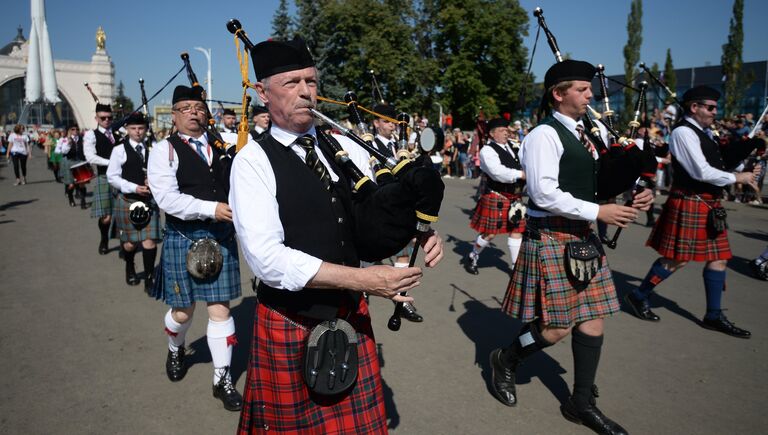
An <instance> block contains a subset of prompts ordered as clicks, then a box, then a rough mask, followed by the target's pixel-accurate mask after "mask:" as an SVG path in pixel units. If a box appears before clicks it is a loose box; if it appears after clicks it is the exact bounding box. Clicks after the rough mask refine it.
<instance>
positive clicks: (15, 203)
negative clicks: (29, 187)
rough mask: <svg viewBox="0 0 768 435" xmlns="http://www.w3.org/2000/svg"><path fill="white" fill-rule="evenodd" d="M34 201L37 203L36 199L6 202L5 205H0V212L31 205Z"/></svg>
mask: <svg viewBox="0 0 768 435" xmlns="http://www.w3.org/2000/svg"><path fill="white" fill-rule="evenodd" d="M36 201H37V198H35V199H27V200H24V201H10V202H6V203H5V204H2V205H0V211H5V210H8V209H9V208H16V207H18V206H20V205H27V204H31V203H33V202H36Z"/></svg>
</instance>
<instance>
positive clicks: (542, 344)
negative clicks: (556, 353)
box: [501, 322, 553, 366]
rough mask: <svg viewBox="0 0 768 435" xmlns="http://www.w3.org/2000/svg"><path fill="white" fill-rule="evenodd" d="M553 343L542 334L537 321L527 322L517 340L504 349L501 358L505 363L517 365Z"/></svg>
mask: <svg viewBox="0 0 768 435" xmlns="http://www.w3.org/2000/svg"><path fill="white" fill-rule="evenodd" d="M552 344H553V343H550V342H548V341H547V340H545V339H544V337H542V336H541V332H540V331H539V327H538V325H536V322H531V323H527V324H525V325H523V327H522V329H520V333H519V334H518V335H517V338H516V339H515V341H514V342H513V343H512V344H511V345H510V346H509V347H508V348H506V349H504V350H503V351H502V354H501V358H502V361H504V363H505V364H507V365H511V366H516V365H517V364H519V363H520V361H522V360H523V359H525V358H527V357H529V356H531V355H532V354H534V353H536V352H538V351H540V350H541V349H544V348H546V347H549V346H552Z"/></svg>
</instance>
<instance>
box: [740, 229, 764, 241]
mask: <svg viewBox="0 0 768 435" xmlns="http://www.w3.org/2000/svg"><path fill="white" fill-rule="evenodd" d="M734 233H737V234H741V235H742V236H744V237H747V238H750V239H755V240H762V241H764V242H768V233H766V232H765V231H734Z"/></svg>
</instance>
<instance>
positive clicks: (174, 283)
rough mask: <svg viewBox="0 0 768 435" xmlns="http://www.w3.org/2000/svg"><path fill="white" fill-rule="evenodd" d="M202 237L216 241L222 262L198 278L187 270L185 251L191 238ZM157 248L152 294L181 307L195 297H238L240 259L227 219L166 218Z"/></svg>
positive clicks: (210, 299) (213, 299) (209, 299)
mask: <svg viewBox="0 0 768 435" xmlns="http://www.w3.org/2000/svg"><path fill="white" fill-rule="evenodd" d="M206 237H210V238H213V239H216V240H217V241H218V242H219V244H220V245H221V255H222V256H223V257H224V264H223V265H222V268H221V272H220V273H219V275H218V276H216V277H215V278H211V279H208V280H199V279H197V278H194V277H193V276H192V275H190V274H189V272H187V251H188V250H189V247H190V246H191V245H192V243H193V241H196V240H199V239H203V238H206ZM161 252H162V253H161V256H160V267H158V268H157V269H156V271H157V274H156V276H155V288H154V289H153V294H152V295H153V296H155V297H156V298H158V299H159V298H161V297H162V298H163V300H164V301H165V303H166V304H168V305H170V306H172V307H176V308H181V307H189V306H192V304H193V303H195V302H197V301H204V302H225V301H231V300H232V299H237V298H239V297H240V294H241V291H240V259H239V254H238V252H237V241H236V240H235V228H234V226H233V225H232V224H231V223H227V222H212V223H205V222H202V221H188V222H185V223H182V224H180V223H177V222H174V223H170V222H166V224H165V234H164V237H163V249H162V251H161Z"/></svg>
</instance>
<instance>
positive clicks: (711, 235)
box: [646, 191, 733, 261]
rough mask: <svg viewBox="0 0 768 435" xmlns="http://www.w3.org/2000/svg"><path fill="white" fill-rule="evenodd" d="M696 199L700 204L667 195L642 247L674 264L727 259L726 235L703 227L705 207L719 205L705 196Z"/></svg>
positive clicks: (726, 233) (691, 197) (728, 250)
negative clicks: (654, 251) (672, 260)
mask: <svg viewBox="0 0 768 435" xmlns="http://www.w3.org/2000/svg"><path fill="white" fill-rule="evenodd" d="M700 197H701V198H702V200H699V199H697V198H696V197H693V196H680V195H678V194H676V192H675V191H673V192H670V196H669V198H668V199H667V202H666V203H664V207H663V208H662V211H661V214H660V215H659V218H658V219H657V220H656V224H655V225H654V226H653V230H652V231H651V234H650V235H649V236H648V241H647V242H646V245H647V246H650V247H652V248H653V249H655V250H656V251H657V252H658V253H659V254H660V255H662V256H663V257H666V258H671V259H674V260H677V261H713V260H728V259H730V258H731V257H732V256H733V254H731V247H730V244H729V243H728V231H727V230H726V231H723V232H720V233H716V232H714V231H712V230H711V229H709V227H708V225H707V214H708V213H709V207H719V206H720V201H719V200H718V199H714V198H712V197H711V196H709V195H700Z"/></svg>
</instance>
